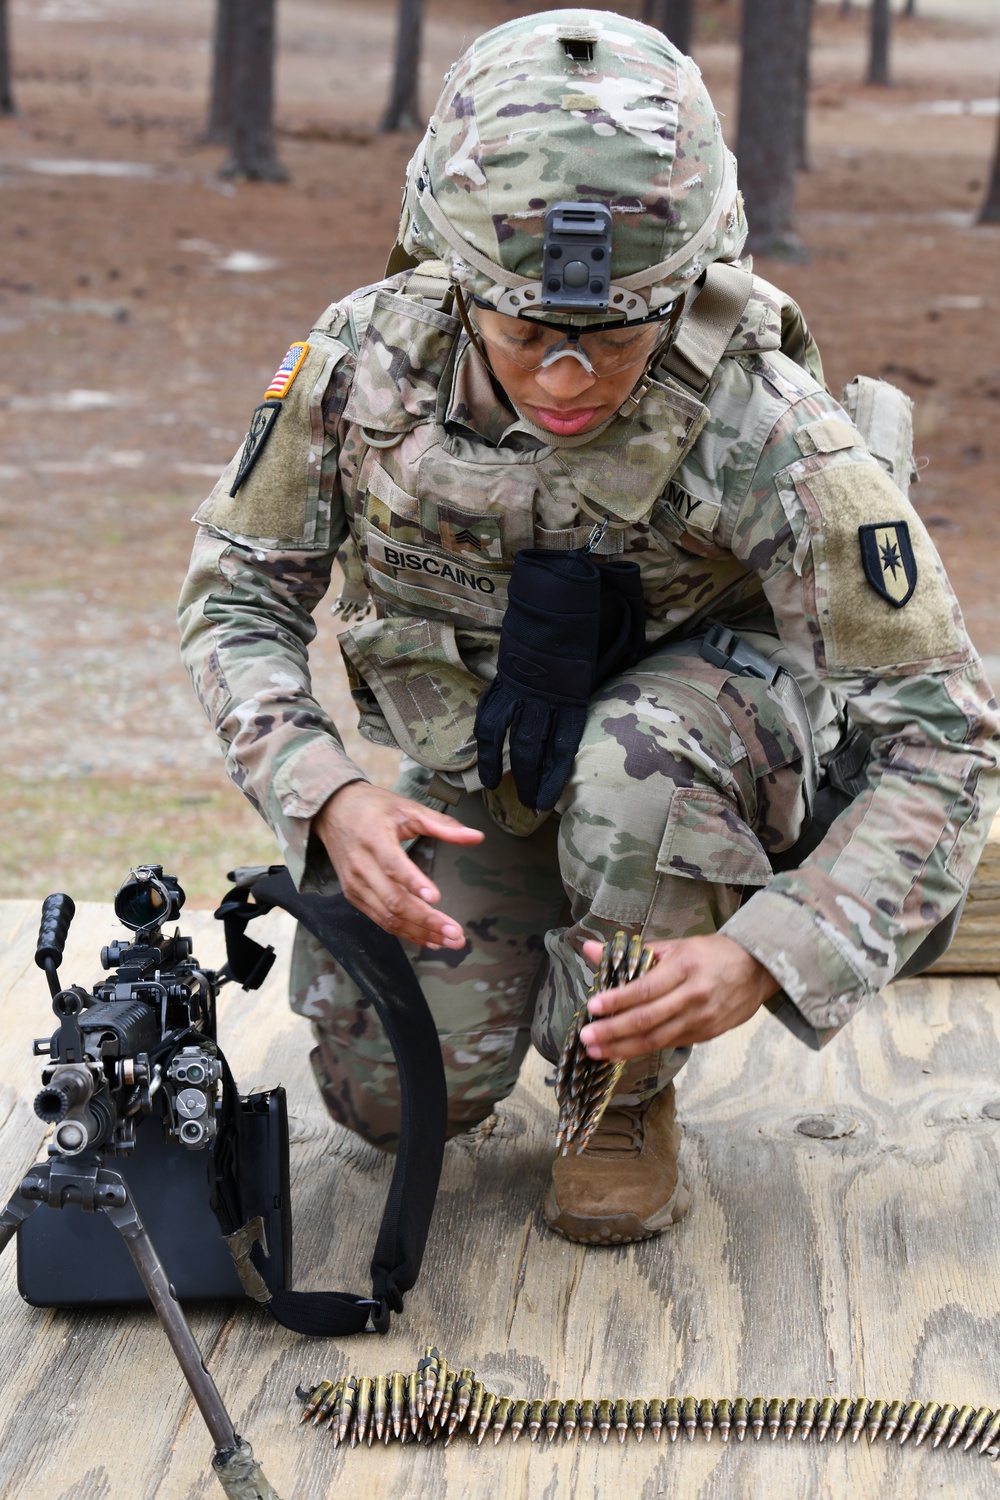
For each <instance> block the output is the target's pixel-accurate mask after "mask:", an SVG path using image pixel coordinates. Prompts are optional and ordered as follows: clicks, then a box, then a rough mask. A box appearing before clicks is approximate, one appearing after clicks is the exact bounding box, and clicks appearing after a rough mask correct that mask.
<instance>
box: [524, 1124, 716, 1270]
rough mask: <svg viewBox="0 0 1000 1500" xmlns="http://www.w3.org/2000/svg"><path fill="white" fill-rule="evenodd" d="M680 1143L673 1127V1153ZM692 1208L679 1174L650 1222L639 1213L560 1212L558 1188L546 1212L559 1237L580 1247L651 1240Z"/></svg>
mask: <svg viewBox="0 0 1000 1500" xmlns="http://www.w3.org/2000/svg"><path fill="white" fill-rule="evenodd" d="M680 1141H681V1129H680V1126H679V1125H675V1126H674V1150H675V1151H676V1150H677V1148H678V1147H679V1145H680ZM690 1206H691V1192H690V1189H689V1188H688V1185H687V1183H686V1182H684V1181H683V1180H682V1178H681V1176H680V1173H679V1172H678V1175H677V1184H676V1186H675V1188H674V1190H673V1192H672V1193H671V1195H670V1197H669V1199H668V1200H667V1202H666V1203H665V1204H664V1205H663V1207H662V1208H658V1209H657V1210H656V1212H655V1213H653V1214H650V1216H649V1218H648V1219H640V1218H639V1217H638V1215H636V1214H608V1215H607V1216H603V1217H598V1216H594V1217H590V1216H588V1217H586V1218H584V1217H582V1216H580V1215H577V1214H569V1213H566V1212H565V1210H562V1209H560V1207H559V1204H558V1201H557V1199H556V1193H555V1188H554V1187H550V1188H549V1191H548V1194H547V1196H546V1199H545V1204H544V1208H543V1212H544V1214H545V1222H546V1223H547V1224H548V1226H549V1228H550V1229H553V1230H555V1232H556V1234H561V1235H562V1236H563V1238H564V1239H567V1240H572V1241H573V1243H574V1244H577V1245H629V1244H633V1243H635V1242H636V1241H637V1240H651V1239H653V1237H654V1236H655V1235H658V1234H662V1232H663V1231H664V1229H669V1227H670V1225H671V1224H676V1223H677V1221H678V1219H682V1218H683V1217H684V1215H685V1214H686V1213H687V1211H688V1209H689V1208H690Z"/></svg>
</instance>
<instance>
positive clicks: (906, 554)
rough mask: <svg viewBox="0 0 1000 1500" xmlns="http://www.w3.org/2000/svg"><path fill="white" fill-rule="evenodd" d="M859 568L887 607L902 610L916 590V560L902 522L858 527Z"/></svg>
mask: <svg viewBox="0 0 1000 1500" xmlns="http://www.w3.org/2000/svg"><path fill="white" fill-rule="evenodd" d="M858 541H859V542H860V543H861V566H862V567H863V568H864V570H865V577H866V578H867V579H868V582H869V583H870V584H871V586H872V588H873V589H874V590H875V592H876V594H881V596H882V598H883V599H884V600H885V601H886V603H887V604H891V605H892V606H893V608H894V609H902V607H903V605H904V604H906V603H907V602H908V600H909V599H911V598H912V596H913V590H914V589H915V588H916V586H917V560H916V558H915V557H914V556H913V544H912V542H911V541H910V529H909V527H908V526H907V524H906V522H905V521H882V522H880V523H879V524H878V525H877V526H859V527H858Z"/></svg>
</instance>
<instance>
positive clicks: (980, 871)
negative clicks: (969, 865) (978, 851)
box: [930, 813, 1000, 974]
mask: <svg viewBox="0 0 1000 1500" xmlns="http://www.w3.org/2000/svg"><path fill="white" fill-rule="evenodd" d="M930 972H931V973H932V974H997V973H1000V813H997V815H996V817H995V818H994V820H993V826H992V828H991V829H990V834H989V838H988V839H987V840H986V846H985V848H984V849H983V855H982V858H981V859H980V861H979V864H978V865H977V867H976V873H975V875H974V876H973V877H972V885H971V887H970V889H969V899H968V900H967V901H966V903H965V910H964V911H963V913H962V919H961V921H960V922H959V924H958V931H957V932H956V933H955V940H954V942H953V943H952V945H951V947H950V948H949V949H948V952H947V953H946V954H945V955H944V957H943V958H942V959H939V961H938V962H937V963H936V964H935V965H934V967H933V968H932V969H931V970H930Z"/></svg>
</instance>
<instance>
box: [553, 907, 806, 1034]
mask: <svg viewBox="0 0 1000 1500" xmlns="http://www.w3.org/2000/svg"><path fill="white" fill-rule="evenodd" d="M595 946H596V945H595ZM650 946H651V947H652V948H653V951H654V953H655V954H656V955H657V957H658V960H659V961H658V963H657V964H656V965H655V966H654V968H652V969H651V970H650V971H649V973H648V974H645V975H643V976H642V978H640V979H635V980H633V981H632V983H631V984H626V985H622V986H621V988H620V989H614V990H605V991H604V992H603V994H600V995H595V996H594V998H593V999H592V1000H591V1001H590V1006H589V1009H590V1014H591V1015H592V1016H593V1017H594V1018H595V1019H594V1020H593V1021H591V1022H590V1023H589V1024H588V1025H587V1026H585V1027H584V1028H583V1031H582V1032H581V1039H582V1041H583V1044H584V1046H585V1047H586V1049H587V1052H588V1053H589V1055H590V1056H591V1057H594V1058H608V1059H612V1060H614V1061H620V1060H624V1059H627V1058H631V1057H641V1056H642V1055H643V1054H645V1053H647V1052H656V1051H659V1050H660V1049H661V1048H664V1047H686V1046H692V1045H693V1044H694V1043H696V1042H707V1041H709V1040H710V1039H711V1038H712V1037H715V1036H720V1035H721V1034H722V1033H723V1032H724V1031H728V1030H730V1029H731V1028H732V1027H734V1026H739V1025H741V1024H742V1023H743V1022H744V1021H747V1020H749V1019H750V1017H751V1016H752V1015H753V1014H754V1012H755V1011H756V1010H757V1009H758V1008H759V1007H760V1006H761V1005H762V1004H763V1002H764V1001H765V1000H766V999H767V998H768V997H769V996H770V995H773V994H774V993H775V992H776V990H777V989H778V988H779V986H778V984H777V981H776V980H775V979H774V978H773V977H772V976H771V975H770V974H769V973H768V971H767V970H766V969H764V968H763V967H762V965H760V964H759V963H758V962H757V960H756V959H754V958H753V957H752V956H751V955H750V954H749V953H747V952H746V950H745V949H743V948H741V947H740V946H739V944H738V943H734V942H733V941H732V940H731V939H730V938H727V937H725V936H723V935H722V934H721V933H716V934H714V935H713V936H711V937H699V938H682V939H678V940H676V941H672V942H667V943H655V944H651V945H650ZM584 951H585V953H586V947H585V950H584ZM587 956H588V957H589V956H590V955H589V954H588V955H587ZM597 956H598V958H599V956H600V954H599V951H598V955H597Z"/></svg>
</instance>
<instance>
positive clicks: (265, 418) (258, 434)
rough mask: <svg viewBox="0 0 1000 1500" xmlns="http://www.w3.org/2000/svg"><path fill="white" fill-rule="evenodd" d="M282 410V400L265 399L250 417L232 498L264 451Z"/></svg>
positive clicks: (231, 492) (230, 495) (231, 491)
mask: <svg viewBox="0 0 1000 1500" xmlns="http://www.w3.org/2000/svg"><path fill="white" fill-rule="evenodd" d="M280 410H281V402H280V401H274V400H272V401H263V402H261V404H260V406H258V408H257V410H256V411H255V412H254V414H253V416H252V417H251V418H250V431H249V432H248V433H247V438H246V442H245V443H244V444H243V452H242V453H241V454H240V466H239V468H238V469H237V471H236V478H235V479H234V480H233V487H232V489H231V490H230V491H229V497H230V499H233V498H234V497H235V495H236V491H237V490H238V489H239V487H240V485H241V484H242V483H243V481H244V479H246V477H247V475H248V474H249V473H250V470H251V469H252V468H253V466H254V464H255V463H256V462H257V460H258V458H260V455H261V454H262V453H263V451H264V444H265V443H266V442H267V440H268V438H269V437H270V436H271V429H272V428H273V426H274V424H275V422H276V421H277V420H278V413H279V411H280Z"/></svg>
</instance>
